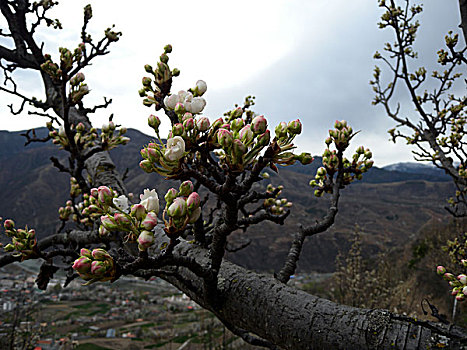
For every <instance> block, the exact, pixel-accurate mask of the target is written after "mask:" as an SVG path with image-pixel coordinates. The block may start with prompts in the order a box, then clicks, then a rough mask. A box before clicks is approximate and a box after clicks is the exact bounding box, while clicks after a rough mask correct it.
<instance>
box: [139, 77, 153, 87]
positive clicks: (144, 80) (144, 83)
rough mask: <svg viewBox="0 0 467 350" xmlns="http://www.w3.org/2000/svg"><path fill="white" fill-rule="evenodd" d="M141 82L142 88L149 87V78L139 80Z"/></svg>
mask: <svg viewBox="0 0 467 350" xmlns="http://www.w3.org/2000/svg"><path fill="white" fill-rule="evenodd" d="M141 82H142V83H143V86H149V85H151V78H149V77H143V79H142V80H141Z"/></svg>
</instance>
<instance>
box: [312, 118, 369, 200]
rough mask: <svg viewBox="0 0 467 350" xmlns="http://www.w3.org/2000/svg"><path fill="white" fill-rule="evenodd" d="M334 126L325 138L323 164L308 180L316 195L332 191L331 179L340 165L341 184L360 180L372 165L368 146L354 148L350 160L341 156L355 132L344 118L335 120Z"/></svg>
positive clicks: (319, 195)
mask: <svg viewBox="0 0 467 350" xmlns="http://www.w3.org/2000/svg"><path fill="white" fill-rule="evenodd" d="M334 127H335V129H331V130H329V137H328V138H327V139H326V140H325V143H326V146H327V148H326V149H325V150H324V152H323V159H322V163H323V166H322V167H320V168H318V170H317V171H316V175H315V178H314V179H313V180H311V181H310V186H312V187H317V188H316V189H315V192H314V194H315V196H316V197H321V196H322V195H323V193H332V191H333V190H332V181H331V180H332V178H333V176H334V175H335V174H336V173H337V172H338V170H339V167H340V166H342V169H343V170H345V172H344V175H343V179H342V184H343V185H348V184H350V183H351V182H352V181H354V180H355V179H357V180H361V179H362V174H363V173H365V172H367V171H368V170H369V169H370V168H371V167H372V166H373V160H371V157H372V156H373V155H372V153H371V151H370V150H369V149H368V148H367V149H365V148H364V147H363V146H360V147H358V148H357V149H356V150H355V153H354V155H353V156H352V161H349V160H348V159H347V158H345V157H343V156H342V154H343V152H344V151H345V150H346V149H347V147H348V146H349V142H350V139H352V137H353V136H354V135H355V133H353V130H352V128H351V127H350V126H349V125H347V122H346V121H345V120H342V121H338V120H336V122H335V124H334ZM331 144H333V145H334V146H335V148H336V149H335V150H331V149H330V146H331ZM339 154H340V155H341V156H342V164H340V163H341V161H340V160H339Z"/></svg>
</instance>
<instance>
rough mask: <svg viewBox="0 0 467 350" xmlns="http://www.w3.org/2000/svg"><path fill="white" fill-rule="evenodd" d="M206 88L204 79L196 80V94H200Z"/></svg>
mask: <svg viewBox="0 0 467 350" xmlns="http://www.w3.org/2000/svg"><path fill="white" fill-rule="evenodd" d="M207 89H208V86H207V84H206V82H205V81H204V80H198V81H197V82H196V90H197V91H198V94H199V95H200V96H202V95H203V94H204V93H205V92H206V90H207Z"/></svg>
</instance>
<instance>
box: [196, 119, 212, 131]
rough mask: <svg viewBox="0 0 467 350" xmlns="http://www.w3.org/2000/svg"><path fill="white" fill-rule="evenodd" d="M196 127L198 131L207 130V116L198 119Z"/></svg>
mask: <svg viewBox="0 0 467 350" xmlns="http://www.w3.org/2000/svg"><path fill="white" fill-rule="evenodd" d="M196 128H197V129H198V131H201V132H203V131H206V130H208V129H209V119H208V118H206V117H201V118H199V119H198V120H197V121H196Z"/></svg>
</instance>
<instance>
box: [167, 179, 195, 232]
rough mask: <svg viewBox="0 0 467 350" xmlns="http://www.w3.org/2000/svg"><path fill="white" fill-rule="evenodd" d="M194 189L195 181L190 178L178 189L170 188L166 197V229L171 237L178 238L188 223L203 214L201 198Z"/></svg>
mask: <svg viewBox="0 0 467 350" xmlns="http://www.w3.org/2000/svg"><path fill="white" fill-rule="evenodd" d="M193 190H194V188H193V183H192V182H191V181H189V180H188V181H184V182H182V184H181V185H180V187H179V189H178V191H177V190H176V189H175V188H170V189H169V190H168V191H167V193H166V195H165V197H164V199H165V202H166V205H165V209H164V213H163V220H164V223H165V229H164V230H165V232H166V233H167V235H168V236H169V237H170V238H176V237H177V236H178V235H179V233H180V232H181V231H182V230H183V229H184V228H185V227H186V225H187V224H193V223H195V222H196V220H198V219H199V217H200V216H201V198H200V196H199V194H198V193H197V192H193ZM166 214H167V216H168V217H169V219H168V220H167V219H166V218H165V215H166Z"/></svg>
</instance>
